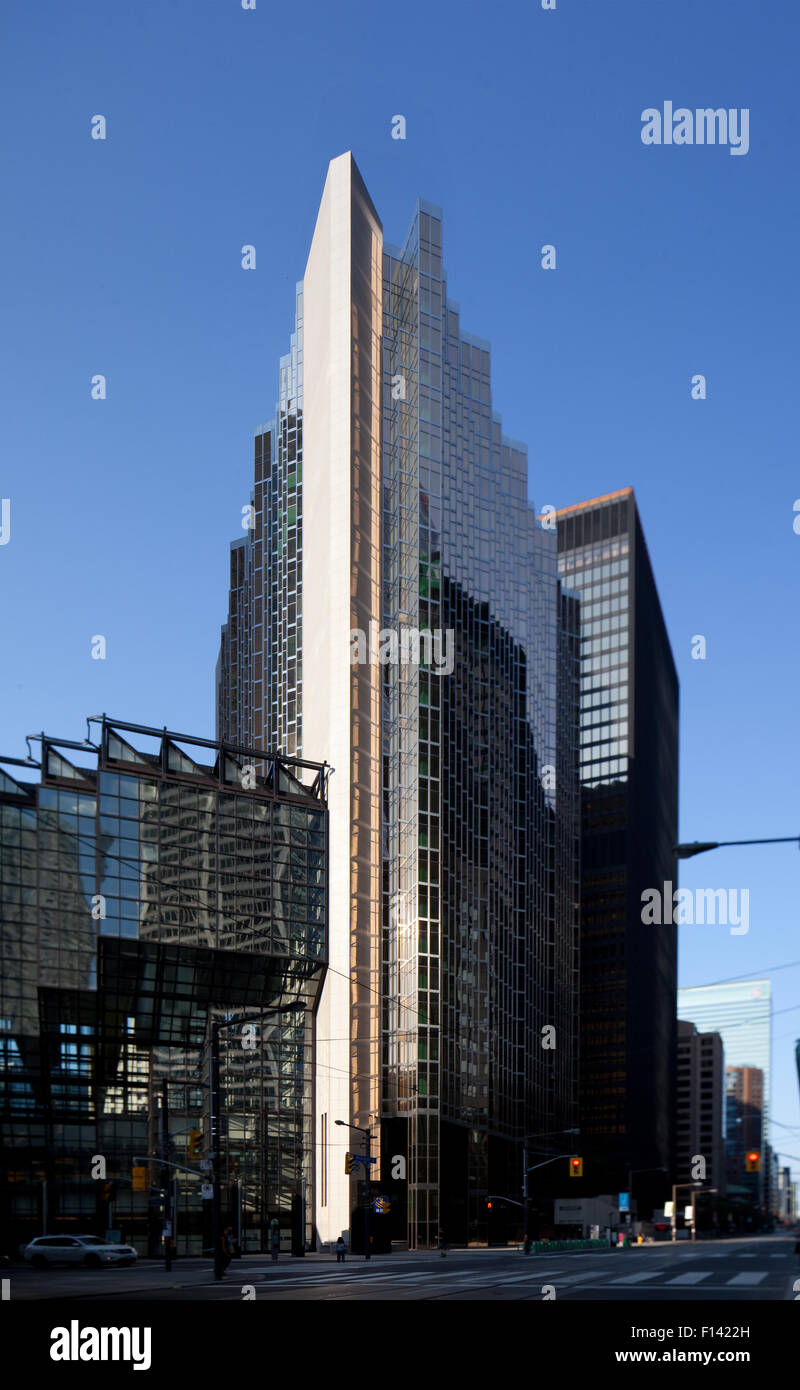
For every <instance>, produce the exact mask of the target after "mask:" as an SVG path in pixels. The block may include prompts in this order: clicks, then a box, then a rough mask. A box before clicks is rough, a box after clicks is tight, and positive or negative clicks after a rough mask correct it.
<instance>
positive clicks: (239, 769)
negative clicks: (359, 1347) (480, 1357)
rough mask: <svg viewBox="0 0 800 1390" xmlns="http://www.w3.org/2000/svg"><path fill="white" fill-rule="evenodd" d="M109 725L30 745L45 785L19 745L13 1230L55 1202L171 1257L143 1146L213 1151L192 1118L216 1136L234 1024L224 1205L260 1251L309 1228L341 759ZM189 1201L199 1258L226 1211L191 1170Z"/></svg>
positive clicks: (8, 874) (72, 1219)
mask: <svg viewBox="0 0 800 1390" xmlns="http://www.w3.org/2000/svg"><path fill="white" fill-rule="evenodd" d="M95 722H96V721H90V728H91V727H92V726H93V725H94V723H95ZM99 726H100V727H99V738H98V741H97V743H96V744H93V743H90V742H87V743H83V744H81V743H76V742H69V741H64V740H58V739H51V738H49V737H47V736H45V735H42V739H41V743H42V747H41V761H40V764H38V765H37V764H36V763H31V762H28V763H24V762H22V764H21V765H22V766H23V767H25V768H27V771H28V775H29V773H30V770H31V768H32V767H36V766H39V768H40V781H39V782H31V781H30V780H25V781H21V780H19V778H20V776H21V774H20V773H19V769H18V764H19V763H20V762H21V760H14V759H9V760H6V759H0V761H2V762H4V763H5V765H6V766H7V767H9V768H11V767H12V766H13V767H14V775H12V774H11V773H10V772H0V939H1V940H2V949H3V976H2V985H0V1026H1V1027H2V1032H0V1047H1V1048H2V1051H0V1068H1V1070H0V1077H1V1079H2V1099H1V1101H0V1116H1V1117H2V1147H3V1165H2V1166H3V1175H4V1177H3V1192H2V1207H3V1218H4V1229H5V1230H6V1232H7V1233H8V1232H9V1231H10V1232H12V1233H13V1234H12V1235H11V1236H10V1237H9V1239H10V1240H11V1243H14V1244H16V1243H19V1242H21V1241H26V1240H29V1239H30V1238H31V1237H32V1236H34V1235H39V1234H41V1233H42V1225H43V1223H44V1222H45V1221H46V1222H47V1225H48V1227H49V1228H50V1230H54V1229H55V1230H56V1231H57V1232H58V1231H69V1230H70V1229H72V1230H77V1231H79V1232H83V1231H95V1232H96V1233H97V1234H104V1233H105V1231H106V1229H112V1228H113V1229H120V1230H122V1231H123V1232H124V1237H125V1238H126V1239H127V1240H128V1241H132V1242H133V1243H134V1244H135V1245H136V1246H137V1247H138V1248H139V1250H140V1252H142V1253H150V1254H157V1253H159V1251H160V1241H161V1222H162V1219H163V1217H164V1210H163V1208H159V1206H158V1202H157V1200H156V1201H153V1200H150V1198H151V1197H152V1192H153V1191H158V1190H159V1189H162V1190H163V1189H164V1188H171V1180H172V1176H173V1173H172V1170H168V1169H166V1168H165V1167H162V1166H160V1165H159V1164H158V1163H154V1164H152V1165H151V1166H150V1169H149V1178H148V1182H149V1184H151V1185H152V1188H151V1193H150V1195H149V1194H148V1191H147V1190H141V1191H140V1190H138V1189H134V1188H133V1187H132V1185H131V1181H132V1169H133V1166H134V1165H133V1159H134V1155H136V1156H146V1155H153V1154H155V1155H158V1156H159V1158H160V1159H163V1160H167V1161H169V1160H172V1161H174V1162H176V1163H179V1164H182V1165H183V1166H184V1167H188V1168H190V1169H194V1170H197V1168H198V1158H199V1156H200V1155H199V1154H198V1153H193V1152H192V1153H190V1148H189V1144H190V1138H189V1136H190V1133H191V1131H192V1130H194V1131H195V1132H196V1135H197V1136H199V1138H197V1139H196V1140H195V1142H196V1143H199V1144H200V1147H201V1149H202V1152H203V1154H208V1152H209V1140H210V1133H209V1114H208V1108H209V1107H208V1085H207V1080H208V1052H207V1048H206V1042H207V1037H208V1027H209V1023H210V1022H211V1021H212V1020H217V1021H223V1020H225V1021H228V1022H232V1023H233V1024H234V1025H235V1026H233V1027H231V1028H228V1029H224V1030H223V1031H222V1032H221V1054H222V1055H221V1068H220V1071H221V1077H220V1079H221V1099H222V1110H223V1113H224V1115H225V1117H226V1124H225V1127H224V1131H223V1137H222V1142H221V1144H220V1159H219V1164H218V1171H219V1172H220V1176H221V1184H222V1186H221V1191H222V1201H223V1211H224V1213H225V1217H226V1221H230V1223H231V1224H232V1225H233V1226H234V1227H235V1228H236V1229H237V1231H238V1232H239V1233H240V1241H241V1244H242V1247H243V1248H244V1249H255V1250H258V1249H266V1248H268V1246H269V1223H270V1221H271V1220H273V1219H277V1220H278V1222H279V1224H280V1225H281V1226H282V1227H283V1228H285V1229H286V1232H287V1240H288V1239H289V1238H290V1235H289V1233H291V1240H292V1242H293V1244H295V1245H297V1246H300V1245H301V1244H302V1243H303V1242H304V1241H305V1240H306V1238H307V1237H308V1236H310V1234H311V1226H310V1221H311V1217H312V1214H313V1213H312V1209H311V1201H310V1197H311V1190H312V1180H313V1174H312V1162H311V1161H312V1154H313V1149H312V1143H311V1126H312V1108H311V1107H312V1080H313V1077H312V1029H313V1009H314V1005H315V1003H316V1000H317V998H318V994H319V989H320V985H321V981H322V978H323V975H324V971H325V963H326V958H327V933H326V882H327V813H326V804H325V796H326V784H327V769H325V768H324V767H322V766H320V765H317V764H314V765H312V764H308V763H302V762H300V761H296V760H282V759H276V758H271V759H269V760H266V765H265V771H264V774H263V775H261V776H259V775H257V774H256V771H255V760H254V758H253V755H252V753H250V752H249V751H248V750H247V749H246V748H245V747H237V746H232V745H227V746H221V745H219V744H213V743H209V742H208V741H206V740H203V739H196V738H187V737H186V736H183V735H178V734H175V735H172V734H169V733H168V731H167V730H154V729H147V728H143V727H140V726H136V725H131V724H122V723H120V722H118V721H114V722H111V721H109V720H107V719H105V717H103V719H102V720H100V721H99ZM70 750H74V751H70ZM67 755H69V756H67ZM287 1004H288V1005H292V1006H293V1007H292V1008H291V1009H287V1008H286V1006H287ZM252 1019H255V1020H257V1022H256V1023H253V1024H252V1031H251V1032H250V1033H248V1034H245V1032H244V1031H243V1029H244V1026H245V1025H247V1023H248V1020H252ZM240 1023H241V1025H242V1026H241V1027H240V1026H239V1025H240ZM243 1039H244V1040H243ZM93 1155H94V1156H97V1155H101V1156H102V1157H103V1158H104V1160H105V1166H106V1171H105V1173H104V1174H102V1175H101V1176H102V1177H103V1178H104V1179H106V1180H107V1182H108V1184H109V1185H110V1186H107V1185H106V1182H104V1181H97V1180H96V1179H97V1173H96V1171H94V1160H93ZM176 1207H177V1210H176V1211H175V1210H173V1216H174V1223H175V1230H176V1245H177V1249H178V1251H179V1253H181V1254H200V1253H201V1251H202V1250H203V1249H204V1248H207V1247H208V1245H209V1243H210V1239H211V1233H210V1221H211V1214H210V1203H209V1202H208V1201H203V1199H202V1197H201V1191H200V1181H199V1178H198V1177H197V1176H194V1177H192V1176H189V1175H187V1174H185V1173H181V1174H180V1176H179V1191H178V1193H177V1197H176Z"/></svg>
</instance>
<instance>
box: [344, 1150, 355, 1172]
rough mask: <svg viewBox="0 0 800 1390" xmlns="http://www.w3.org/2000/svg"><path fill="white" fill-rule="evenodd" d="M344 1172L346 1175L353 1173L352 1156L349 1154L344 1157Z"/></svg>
mask: <svg viewBox="0 0 800 1390" xmlns="http://www.w3.org/2000/svg"><path fill="white" fill-rule="evenodd" d="M344 1171H345V1172H346V1173H352V1171H353V1155H352V1154H350V1153H348V1154H345V1156H344Z"/></svg>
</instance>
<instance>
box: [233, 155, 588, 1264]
mask: <svg viewBox="0 0 800 1390" xmlns="http://www.w3.org/2000/svg"><path fill="white" fill-rule="evenodd" d="M527 466H528V464H527V452H526V448H525V446H524V445H522V444H519V443H517V442H516V441H514V440H512V439H509V438H507V437H506V436H505V435H504V433H503V430H502V423H501V420H500V417H499V416H498V415H497V414H496V413H495V412H494V410H493V408H492V388H491V371H490V351H489V345H488V343H486V342H484V341H483V340H481V339H480V338H477V337H474V336H473V335H472V334H470V333H467V332H466V331H465V330H464V328H463V327H462V323H461V316H460V311H459V307H458V305H457V304H456V303H455V302H454V301H453V300H452V299H451V298H450V297H449V295H448V287H447V282H446V278H445V272H444V269H443V261H442V214H441V211H440V210H439V209H438V208H436V207H434V206H432V205H430V204H428V203H424V202H419V203H418V205H417V207H416V209H415V211H414V215H413V218H412V221H411V226H410V229H409V232H408V235H407V237H406V239H405V241H404V243H403V244H402V246H399V247H398V246H390V245H389V244H387V243H385V242H384V240H383V233H382V228H381V224H380V221H379V218H378V214H377V212H376V211H375V208H374V206H373V204H372V202H371V200H370V198H369V194H368V193H367V191H366V188H365V187H364V184H363V181H362V179H361V176H360V174H359V172H358V170H357V168H356V166H355V163H354V161H353V159H352V156H351V155H349V154H348V155H343V156H341V157H340V158H338V159H335V160H334V161H333V162H332V163H331V165H330V167H329V170H328V176H327V180H326V184H325V191H324V194H323V200H322V204H321V207H320V211H319V216H318V219H317V225H316V230H315V232H314V238H313V242H312V246H311V252H310V255H309V260H308V265H307V269H306V274H305V278H304V280H303V282H302V284H301V285H300V286H299V287H298V293H297V319H296V330H295V333H294V335H293V337H292V342H291V350H290V353H289V354H288V355H287V357H285V358H284V359H283V360H282V362H281V371H280V389H279V396H278V404H277V409H276V413H275V417H274V420H273V421H272V422H270V423H268V424H267V425H264V426H262V427H260V428H259V429H258V430H257V431H256V439H255V486H254V492H253V512H252V520H253V526H252V528H251V529H250V530H249V531H248V532H247V533H246V534H245V535H244V536H243V537H242V538H241V539H240V540H239V541H237V542H235V543H234V545H233V547H232V550H231V593H230V605H229V615H228V620H227V623H226V625H225V627H224V629H223V634H222V645H221V652H220V660H219V664H218V672H217V708H218V719H219V723H218V732H219V734H220V736H221V737H234V736H235V737H245V735H246V736H247V737H254V738H256V739H257V741H259V742H260V743H263V745H264V746H267V747H271V746H274V747H276V748H277V749H279V750H283V751H286V752H290V753H302V752H303V750H304V749H305V748H307V747H309V746H310V745H311V743H312V742H313V746H314V747H315V748H316V749H317V750H319V751H320V752H322V753H324V756H325V757H326V758H327V759H328V760H329V761H330V762H331V763H332V764H333V765H334V767H335V768H336V775H335V776H334V777H333V778H332V779H331V790H330V811H331V836H332V839H331V916H330V951H331V954H330V965H331V969H330V970H329V972H328V976H327V978H326V981H325V985H324V989H323V995H322V1000H321V1003H320V1013H319V1017H320V1020H322V1019H324V1020H325V1023H324V1024H322V1023H321V1025H320V1038H321V1039H323V1038H324V1039H329V1040H330V1041H329V1042H326V1043H322V1042H321V1043H320V1048H319V1051H318V1056H317V1091H316V1095H317V1107H316V1115H315V1119H316V1153H317V1165H318V1177H319V1180H318V1183H317V1192H318V1207H317V1220H318V1228H319V1231H320V1234H321V1236H322V1238H323V1239H335V1238H336V1236H337V1235H338V1234H339V1231H340V1230H341V1229H346V1228H348V1227H350V1226H351V1223H352V1222H353V1221H354V1218H353V1211H354V1208H355V1207H356V1204H357V1200H358V1197H359V1195H360V1194H359V1192H358V1189H357V1186H356V1184H355V1182H353V1183H352V1185H351V1180H350V1178H349V1177H347V1176H346V1175H345V1173H344V1163H343V1159H344V1152H345V1149H346V1148H347V1147H348V1146H349V1145H350V1144H351V1143H352V1142H354V1139H353V1136H352V1134H351V1136H350V1138H348V1135H347V1131H345V1130H344V1129H342V1128H341V1127H339V1128H335V1125H334V1122H335V1121H336V1120H344V1121H345V1122H348V1123H353V1124H358V1125H360V1126H362V1127H363V1126H367V1125H369V1126H371V1127H373V1128H374V1130H375V1133H376V1136H377V1134H378V1131H379V1132H380V1157H381V1163H380V1165H379V1168H378V1171H377V1172H376V1174H375V1180H376V1184H378V1185H379V1190H380V1192H381V1194H383V1195H385V1196H387V1197H388V1198H389V1200H390V1202H391V1216H390V1225H391V1233H392V1235H393V1237H395V1238H397V1239H407V1240H408V1241H409V1243H410V1244H411V1246H412V1247H425V1246H430V1245H434V1244H435V1243H436V1240H437V1237H438V1234H439V1232H440V1231H442V1232H443V1234H444V1236H445V1238H446V1239H447V1240H448V1241H451V1242H475V1243H485V1242H487V1241H488V1240H489V1239H495V1238H496V1239H503V1238H504V1236H505V1235H506V1234H511V1233H512V1231H513V1232H515V1233H518V1230H519V1222H518V1220H517V1219H516V1218H515V1217H514V1212H515V1210H518V1209H514V1208H512V1207H505V1208H502V1207H499V1204H496V1207H499V1210H497V1211H496V1212H495V1216H494V1217H493V1218H492V1219H493V1220H494V1219H495V1217H496V1218H497V1221H498V1224H497V1228H496V1230H492V1229H490V1225H489V1213H488V1211H487V1198H488V1196H489V1195H490V1194H491V1193H504V1194H508V1195H509V1196H511V1197H516V1198H517V1199H518V1198H519V1195H520V1187H521V1176H522V1140H523V1138H524V1137H525V1136H526V1135H542V1134H544V1135H547V1136H548V1139H546V1140H545V1141H544V1142H545V1143H551V1142H555V1143H556V1144H557V1143H558V1141H557V1140H555V1141H553V1140H552V1138H551V1137H552V1136H553V1134H554V1133H555V1132H557V1131H559V1130H560V1129H563V1128H568V1127H572V1126H574V1125H575V1124H576V1123H577V1090H576V1085H577V1014H576V1008H577V989H578V926H577V899H578V872H579V869H578V864H579V816H580V797H579V785H578V775H577V771H578V769H577V723H578V699H579V683H578V662H579V646H578V641H579V638H578V627H577V624H578V606H577V601H576V600H575V599H574V598H573V597H568V596H566V595H564V594H563V593H562V590H561V586H560V583H559V578H558V564H557V537H556V535H555V533H554V531H548V530H547V529H546V528H544V527H542V526H540V525H539V524H538V523H537V521H536V517H535V513H534V511H533V508H532V505H531V503H530V502H529V500H528V487H527ZM387 633H388V634H394V635H395V637H396V639H397V642H398V647H397V652H398V654H397V655H396V656H395V657H392V655H391V648H390V647H389V648H387V649H386V650H388V652H389V655H388V656H387V659H385V660H384V659H383V658H381V657H380V655H378V654H377V653H376V651H375V647H376V643H375V640H374V638H375V637H379V636H380V635H382V634H387ZM404 635H405V637H406V639H407V640H408V645H407V646H406V647H405V649H404V648H403V645H402V643H403V640H404ZM357 639H358V640H357ZM354 653H355V655H354ZM547 1029H552V1030H554V1031H553V1032H550V1033H547V1034H545V1032H544V1030H547ZM555 1151H556V1152H557V1151H558V1150H557V1148H556V1150H555ZM506 1218H508V1220H507V1221H506Z"/></svg>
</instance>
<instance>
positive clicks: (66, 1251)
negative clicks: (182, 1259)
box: [25, 1236, 136, 1269]
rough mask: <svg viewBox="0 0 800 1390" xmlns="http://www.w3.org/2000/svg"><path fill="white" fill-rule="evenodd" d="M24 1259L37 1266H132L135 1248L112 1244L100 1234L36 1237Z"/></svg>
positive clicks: (41, 1267)
mask: <svg viewBox="0 0 800 1390" xmlns="http://www.w3.org/2000/svg"><path fill="white" fill-rule="evenodd" d="M25 1259H26V1260H30V1262H31V1264H32V1265H33V1266H34V1268H35V1269H45V1268H46V1267H47V1266H48V1265H55V1264H71V1265H76V1264H77V1265H86V1266H88V1268H90V1269H101V1268H102V1266H103V1265H132V1264H135V1263H136V1251H135V1250H134V1248H133V1246H132V1245H109V1244H108V1242H107V1241H105V1240H102V1239H101V1238H100V1236H37V1237H36V1239H35V1240H32V1241H31V1242H30V1244H29V1245H26V1246H25Z"/></svg>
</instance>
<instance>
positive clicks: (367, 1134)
mask: <svg viewBox="0 0 800 1390" xmlns="http://www.w3.org/2000/svg"><path fill="white" fill-rule="evenodd" d="M364 1148H365V1149H366V1153H367V1162H366V1169H367V1171H366V1173H365V1174H364V1177H365V1179H366V1182H365V1189H366V1194H367V1205H366V1208H365V1210H364V1259H365V1260H368V1259H369V1258H370V1250H369V1237H370V1210H369V1209H370V1190H371V1188H372V1164H371V1163H370V1161H369V1160H370V1159H371V1157H372V1131H371V1130H369V1129H365V1130H364Z"/></svg>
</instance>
